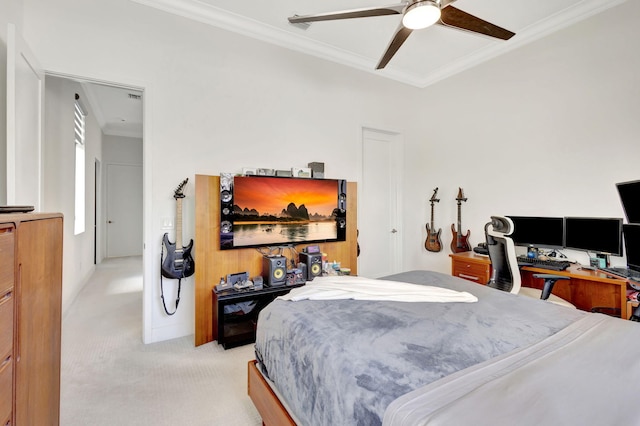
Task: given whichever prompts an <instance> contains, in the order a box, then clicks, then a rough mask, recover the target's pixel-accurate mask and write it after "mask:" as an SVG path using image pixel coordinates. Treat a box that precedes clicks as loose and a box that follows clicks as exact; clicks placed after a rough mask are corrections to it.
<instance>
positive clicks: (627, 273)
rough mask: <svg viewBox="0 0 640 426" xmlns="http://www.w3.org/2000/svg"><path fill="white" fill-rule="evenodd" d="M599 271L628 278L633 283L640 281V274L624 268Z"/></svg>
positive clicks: (601, 269)
mask: <svg viewBox="0 0 640 426" xmlns="http://www.w3.org/2000/svg"><path fill="white" fill-rule="evenodd" d="M598 271H600V272H604V273H605V274H609V275H614V276H616V277H620V278H626V279H630V280H633V281H640V274H638V273H637V272H635V271H632V270H630V269H627V268H624V267H615V266H614V267H611V268H598Z"/></svg>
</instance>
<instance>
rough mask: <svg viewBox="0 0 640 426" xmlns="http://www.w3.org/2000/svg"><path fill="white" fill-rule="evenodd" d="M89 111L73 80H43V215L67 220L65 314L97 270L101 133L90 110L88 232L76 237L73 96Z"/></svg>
mask: <svg viewBox="0 0 640 426" xmlns="http://www.w3.org/2000/svg"><path fill="white" fill-rule="evenodd" d="M76 93H77V94H79V95H80V99H81V100H82V99H85V102H84V103H83V104H84V106H85V107H86V108H89V103H88V102H87V101H86V99H87V98H86V96H85V94H84V92H83V90H82V86H81V85H80V84H79V83H77V82H74V81H71V80H68V79H63V78H57V77H51V76H48V77H46V81H45V111H46V115H45V135H46V137H45V143H44V149H43V158H44V176H45V179H44V190H43V194H44V196H43V209H42V210H43V211H55V212H61V213H62V214H63V215H64V241H63V265H62V282H63V286H62V309H63V313H64V312H66V311H67V309H68V307H69V306H70V305H71V303H73V300H74V299H75V297H76V295H77V294H78V293H79V292H80V290H82V287H83V286H84V285H85V284H86V282H87V280H88V279H89V278H90V276H91V274H92V273H93V272H94V270H95V266H94V264H93V252H94V247H93V240H94V238H93V228H94V223H95V222H94V197H95V189H94V188H95V173H94V162H95V160H96V159H98V160H100V159H101V156H102V131H101V130H100V126H99V125H98V123H97V121H96V119H95V116H94V115H93V113H92V112H91V110H89V111H87V112H88V115H87V117H86V122H85V125H86V129H85V172H86V185H85V200H86V208H85V231H84V232H83V233H81V234H78V235H74V216H75V144H74V125H73V122H74V103H75V94H76Z"/></svg>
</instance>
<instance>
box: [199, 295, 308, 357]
mask: <svg viewBox="0 0 640 426" xmlns="http://www.w3.org/2000/svg"><path fill="white" fill-rule="evenodd" d="M303 285H304V284H295V285H284V286H279V287H264V288H263V289H262V290H240V291H235V290H225V291H221V292H220V293H216V292H215V290H212V292H213V307H212V311H213V315H212V316H213V333H214V336H213V339H214V340H217V341H218V343H219V344H221V345H222V347H224V348H225V349H229V348H233V347H235V346H240V345H246V344H248V343H253V342H255V341H256V322H257V321H258V313H259V312H260V311H261V310H262V309H263V308H264V307H265V306H267V305H268V304H269V303H271V302H272V301H273V300H274V299H275V298H276V297H278V296H282V295H284V294H287V293H289V292H290V291H291V289H292V288H296V287H302V286H303ZM250 301H255V303H256V306H255V307H254V308H253V309H252V310H251V312H249V313H246V314H225V313H224V307H225V306H229V305H235V304H238V303H242V302H250Z"/></svg>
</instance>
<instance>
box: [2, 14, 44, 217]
mask: <svg viewBox="0 0 640 426" xmlns="http://www.w3.org/2000/svg"><path fill="white" fill-rule="evenodd" d="M43 96H44V72H43V71H42V68H41V67H40V65H38V62H37V61H36V59H35V57H34V56H33V54H32V53H31V50H30V49H29V47H28V46H27V44H26V43H25V41H24V40H23V38H22V37H21V36H20V34H18V33H17V32H16V28H15V26H14V25H13V24H9V25H8V28H7V204H8V205H29V206H34V207H35V209H36V211H38V210H40V207H41V200H42V139H43V134H44V133H43V111H44V102H43Z"/></svg>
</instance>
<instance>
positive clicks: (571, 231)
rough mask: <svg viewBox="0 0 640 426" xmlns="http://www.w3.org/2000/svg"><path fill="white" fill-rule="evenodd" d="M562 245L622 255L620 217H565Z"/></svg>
mask: <svg viewBox="0 0 640 426" xmlns="http://www.w3.org/2000/svg"><path fill="white" fill-rule="evenodd" d="M564 246H565V247H566V248H568V249H575V250H584V251H587V252H594V253H596V254H604V255H614V256H622V218H602V217H565V218H564Z"/></svg>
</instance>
